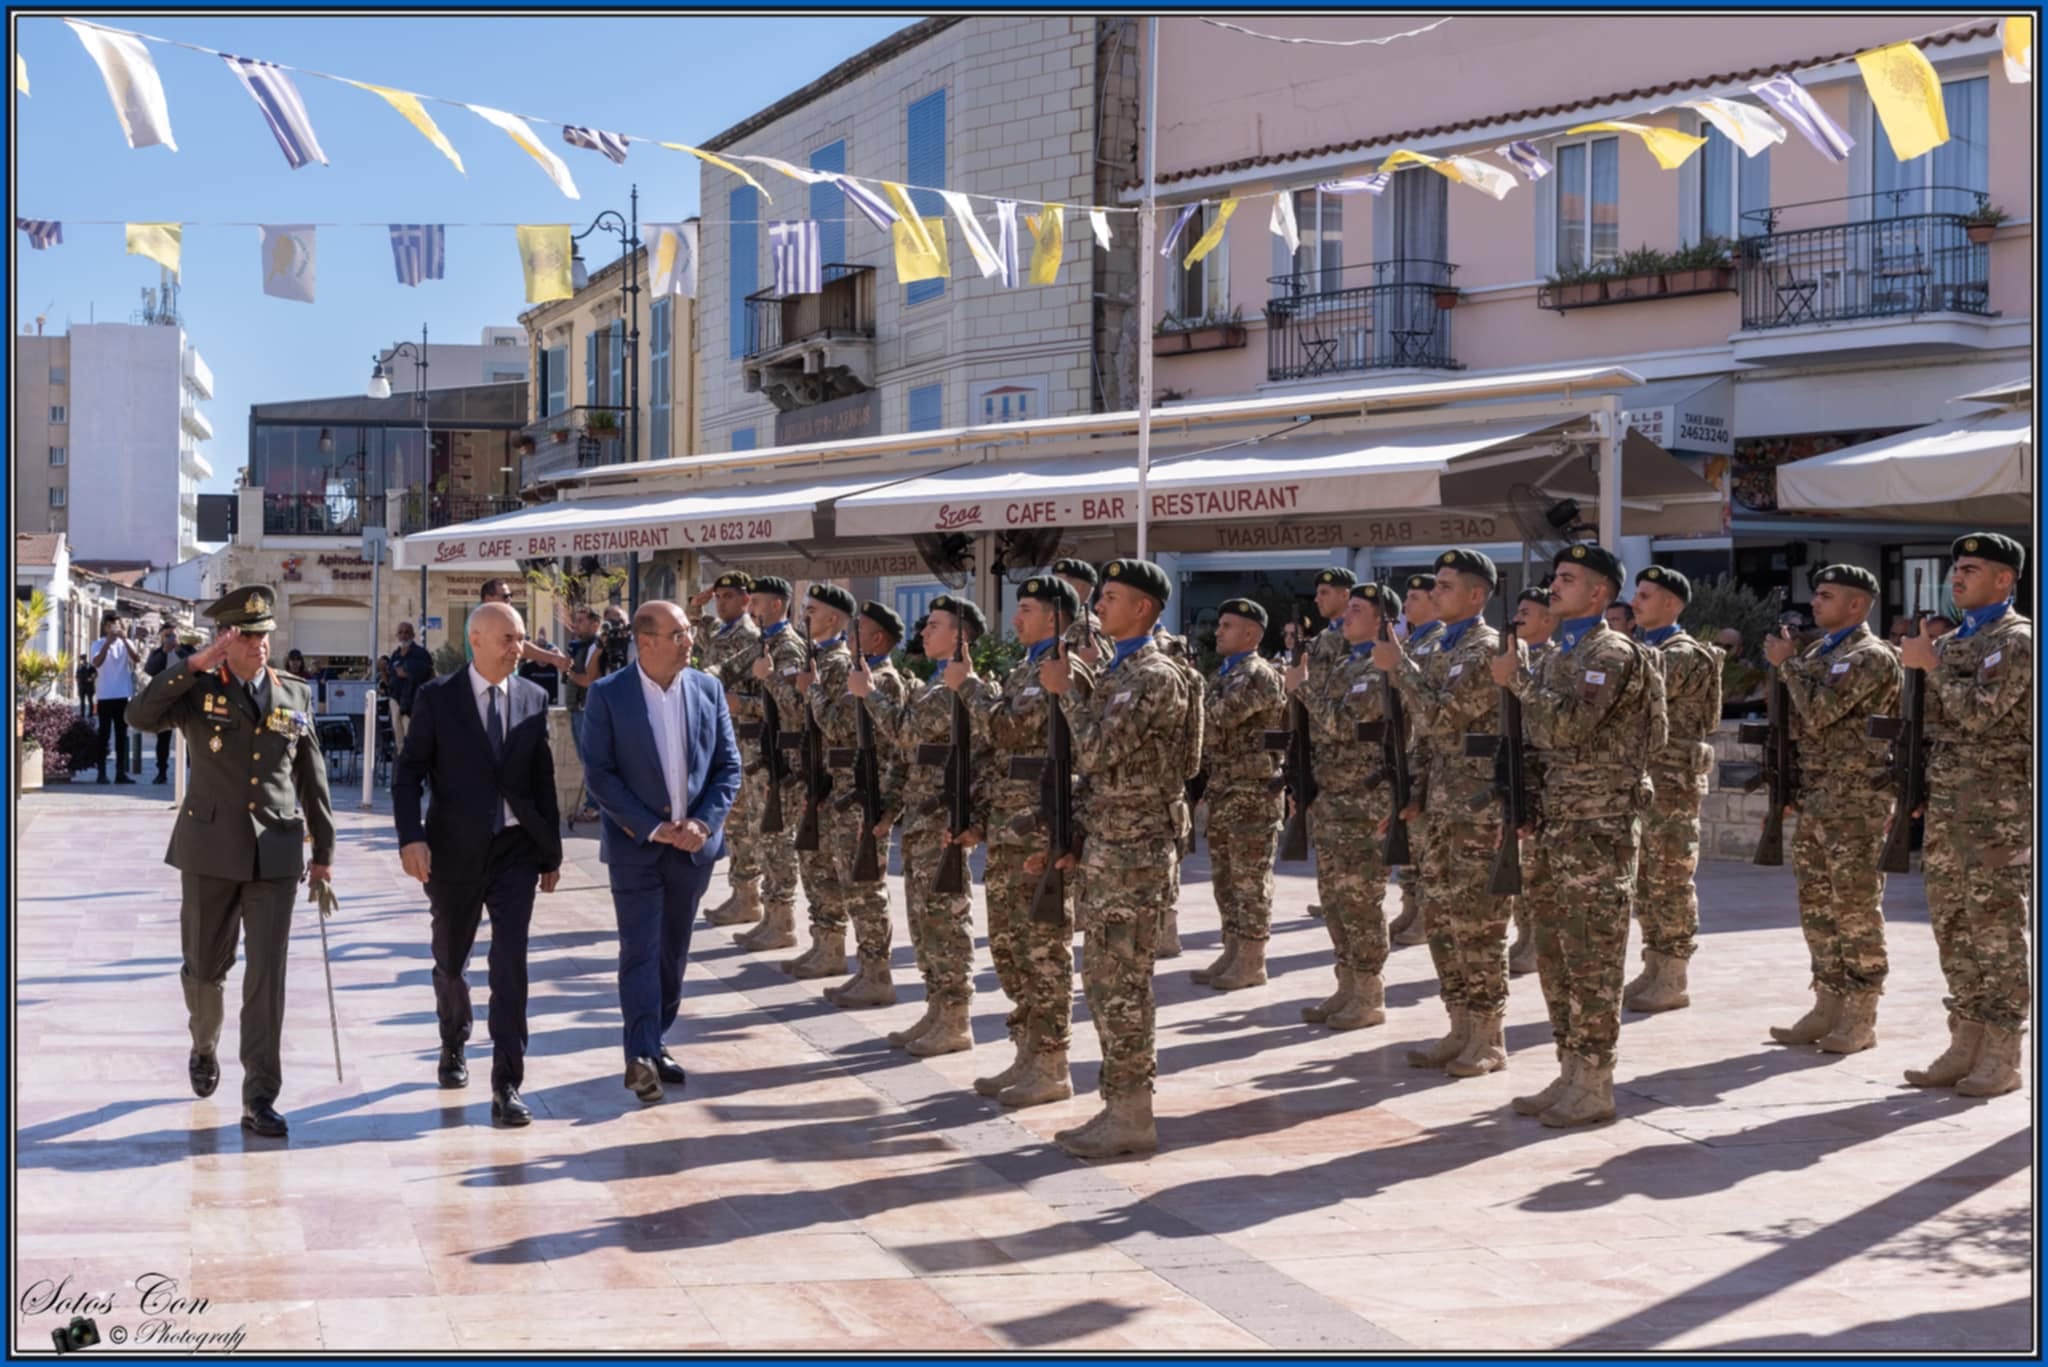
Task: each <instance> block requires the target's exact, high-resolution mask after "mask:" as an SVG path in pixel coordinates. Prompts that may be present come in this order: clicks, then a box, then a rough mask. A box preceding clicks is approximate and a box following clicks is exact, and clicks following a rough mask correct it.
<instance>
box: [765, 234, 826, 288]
mask: <svg viewBox="0 0 2048 1367" xmlns="http://www.w3.org/2000/svg"><path fill="white" fill-rule="evenodd" d="M821 250H822V248H821V247H820V243H819V237H818V225H817V224H816V223H815V222H813V221H812V220H810V219H794V220H790V221H788V222H783V223H771V224H769V225H768V254H769V255H770V256H771V257H772V258H773V259H774V262H775V292H776V293H777V294H816V293H818V292H819V291H820V290H822V289H823V288H824V287H825V283H824V276H825V271H824V265H823V262H822V261H821V259H820V256H819V253H820V251H821Z"/></svg>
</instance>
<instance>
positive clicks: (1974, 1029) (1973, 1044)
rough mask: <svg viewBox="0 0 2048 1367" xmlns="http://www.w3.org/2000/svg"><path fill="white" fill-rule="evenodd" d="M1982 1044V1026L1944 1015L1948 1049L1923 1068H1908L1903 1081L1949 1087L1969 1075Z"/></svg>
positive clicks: (1955, 1016)
mask: <svg viewBox="0 0 2048 1367" xmlns="http://www.w3.org/2000/svg"><path fill="white" fill-rule="evenodd" d="M1983 1044H1984V1027H1983V1026H1982V1025H1980V1024H1978V1023H1977V1022H1976V1021H1966V1020H1964V1019H1963V1018H1962V1017H1961V1016H1958V1015H1957V1014H1956V1013H1955V1012H1953V1011H1951V1012H1949V1013H1948V1048H1946V1049H1944V1050H1942V1051H1941V1057H1940V1058H1938V1059H1936V1060H1934V1062H1932V1063H1930V1064H1928V1065H1927V1066H1926V1067H1925V1068H1908V1069H1907V1070H1906V1081H1907V1082H1908V1083H1910V1084H1911V1085H1913V1086H1915V1087H1953V1086H1955V1085H1956V1084H1957V1083H1958V1082H1961V1081H1962V1080H1963V1079H1964V1078H1966V1077H1968V1076H1969V1075H1970V1068H1971V1066H1972V1065H1973V1064H1975V1063H1976V1061H1977V1050H1978V1049H1979V1048H1981V1047H1982V1046H1983Z"/></svg>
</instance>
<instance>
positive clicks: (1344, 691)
mask: <svg viewBox="0 0 2048 1367" xmlns="http://www.w3.org/2000/svg"><path fill="white" fill-rule="evenodd" d="M1338 639H1339V640H1340V641H1341V640H1342V639H1343V638H1342V637H1341V636H1340V637H1339V638H1338ZM1296 696H1297V697H1299V698H1300V699H1301V702H1302V705H1303V707H1304V708H1306V709H1307V712H1308V720H1309V738H1310V743H1311V744H1312V745H1313V746H1314V754H1315V772H1316V789H1317V792H1316V802H1315V806H1314V807H1312V808H1310V809H1309V810H1310V813H1311V816H1312V820H1311V823H1310V826H1309V833H1310V834H1311V835H1312V836H1313V837H1314V838H1315V850H1316V894H1317V896H1319V897H1320V898H1321V899H1322V903H1323V924H1324V925H1325V926H1326V927H1328V929H1329V932H1330V944H1331V946H1332V947H1333V949H1334V950H1335V951H1336V961H1337V966H1338V967H1339V968H1340V969H1343V968H1348V969H1351V970H1352V971H1353V972H1354V973H1357V974H1360V975H1362V976H1365V977H1377V976H1378V975H1379V972H1380V970H1381V969H1383V968H1385V967H1386V963H1387V917H1386V911H1385V902H1386V897H1387V866H1386V863H1385V860H1384V857H1383V853H1382V850H1381V842H1380V835H1379V825H1380V823H1381V822H1382V821H1385V820H1386V819H1387V817H1388V815H1389V813H1391V812H1392V810H1393V789H1392V785H1391V784H1390V783H1389V782H1388V775H1386V774H1385V773H1383V772H1382V769H1381V752H1380V747H1379V746H1378V745H1376V744H1372V743H1370V742H1366V741H1361V740H1359V739H1358V723H1360V722H1364V721H1379V720H1381V719H1382V718H1384V717H1385V716H1386V714H1387V680H1386V676H1385V675H1383V674H1381V673H1380V671H1379V670H1377V669H1374V668H1373V666H1372V649H1371V646H1370V645H1369V644H1368V645H1366V646H1361V647H1358V648H1356V649H1354V648H1352V647H1351V646H1350V645H1348V644H1346V646H1345V654H1344V655H1343V656H1342V657H1341V658H1340V659H1339V661H1338V662H1337V663H1335V664H1334V665H1331V666H1329V667H1328V668H1325V669H1324V670H1323V671H1322V674H1321V679H1320V681H1318V680H1317V679H1315V678H1314V677H1313V675H1312V676H1311V678H1310V679H1308V680H1306V681H1304V682H1303V683H1302V685H1301V688H1300V689H1299V690H1298V691H1297V693H1296ZM1340 976H1341V975H1340Z"/></svg>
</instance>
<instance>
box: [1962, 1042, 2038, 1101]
mask: <svg viewBox="0 0 2048 1367" xmlns="http://www.w3.org/2000/svg"><path fill="white" fill-rule="evenodd" d="M1983 1030H1984V1043H1983V1044H1982V1045H1980V1046H1978V1049H1977V1062H1976V1064H1975V1065H1974V1066H1973V1067H1972V1068H1971V1069H1970V1075H1969V1076H1968V1077H1966V1078H1964V1079H1963V1080H1962V1081H1961V1082H1958V1083H1957V1084H1956V1092H1957V1094H1958V1095H1960V1096H2003V1095H2005V1094H2006V1093H2007V1092H2009V1091H2011V1090H2013V1089H2014V1088H2015V1087H2017V1086H2019V1085H2020V1036H2021V1035H2022V1034H2023V1033H2024V1032H2023V1031H2019V1030H2001V1029H1999V1028H1998V1027H1997V1026H1995V1025H1986V1026H1984V1027H1983Z"/></svg>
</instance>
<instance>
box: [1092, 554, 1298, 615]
mask: <svg viewBox="0 0 2048 1367" xmlns="http://www.w3.org/2000/svg"><path fill="white" fill-rule="evenodd" d="M1324 572H1325V573H1328V571H1324ZM1102 582H1103V583H1105V584H1129V585H1130V586H1131V587H1132V588H1134V589H1137V590H1138V591H1139V592H1140V593H1143V594H1145V595H1147V596H1148V597H1150V598H1152V599H1154V600H1156V601H1157V602H1158V603H1159V604H1160V606H1162V607H1164V606H1165V605H1166V600H1167V599H1169V598H1171V597H1172V596H1173V585H1172V584H1171V583H1169V582H1168V581H1167V578H1166V571H1165V570H1162V569H1160V568H1159V567H1158V566H1157V565H1155V564H1153V563H1152V562H1151V561H1149V560H1112V561H1110V562H1109V563H1108V564H1107V565H1104V566H1103V567H1102Z"/></svg>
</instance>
